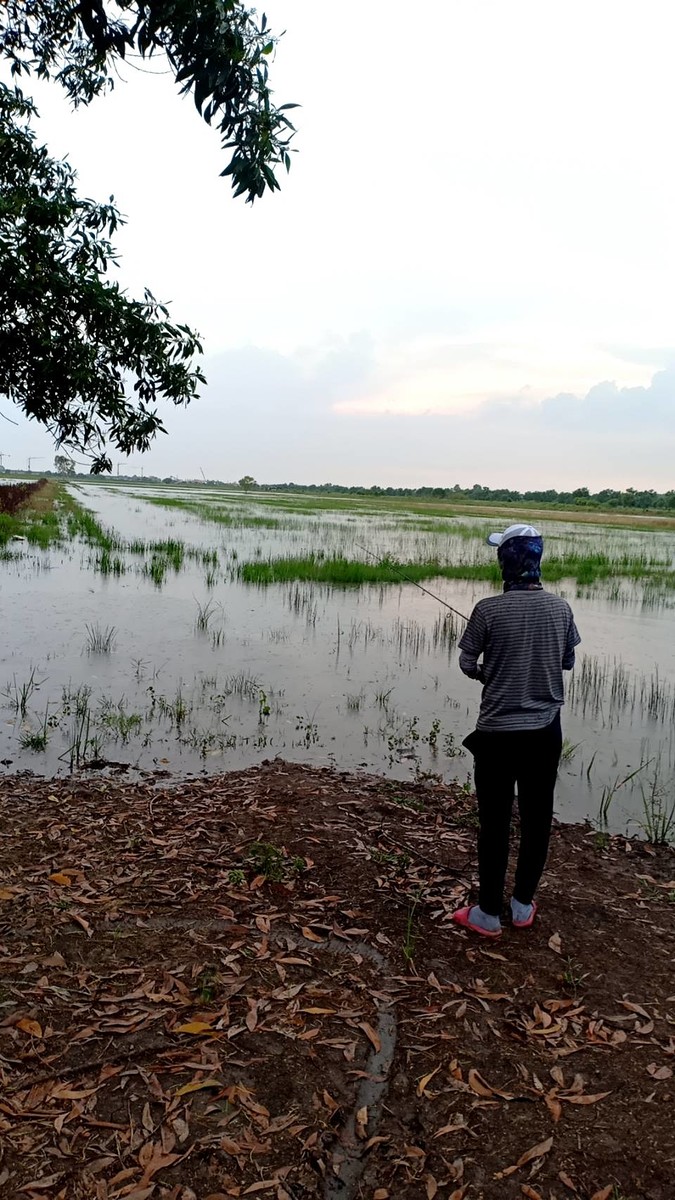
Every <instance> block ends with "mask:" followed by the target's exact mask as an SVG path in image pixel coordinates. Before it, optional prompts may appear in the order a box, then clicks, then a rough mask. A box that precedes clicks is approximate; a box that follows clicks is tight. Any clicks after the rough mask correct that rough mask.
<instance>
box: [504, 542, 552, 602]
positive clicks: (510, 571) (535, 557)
mask: <svg viewBox="0 0 675 1200" xmlns="http://www.w3.org/2000/svg"><path fill="white" fill-rule="evenodd" d="M543 552H544V539H543V537H540V536H538V537H512V538H509V539H508V541H506V542H503V543H502V545H501V546H500V547H499V548H498V550H497V557H498V558H499V565H500V567H501V569H502V579H503V580H504V591H505V592H512V591H530V590H532V589H535V588H541V586H542V585H541V582H540V579H541V556H542V554H543Z"/></svg>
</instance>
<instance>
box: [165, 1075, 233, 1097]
mask: <svg viewBox="0 0 675 1200" xmlns="http://www.w3.org/2000/svg"><path fill="white" fill-rule="evenodd" d="M222 1086H223V1085H222V1083H220V1082H219V1081H218V1080H217V1079H199V1080H196V1081H195V1082H193V1083H185V1084H183V1087H180V1088H178V1091H177V1092H174V1095H175V1096H187V1095H189V1094H190V1092H201V1091H203V1090H204V1088H218V1091H220V1089H221V1088H222Z"/></svg>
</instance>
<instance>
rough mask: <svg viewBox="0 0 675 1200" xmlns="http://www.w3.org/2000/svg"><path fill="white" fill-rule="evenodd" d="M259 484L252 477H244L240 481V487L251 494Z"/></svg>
mask: <svg viewBox="0 0 675 1200" xmlns="http://www.w3.org/2000/svg"><path fill="white" fill-rule="evenodd" d="M257 486H258V485H257V483H256V481H255V479H254V478H253V476H252V475H242V477H241V479H240V480H239V487H240V488H241V489H242V491H244V492H250V491H251V489H252V488H254V487H257Z"/></svg>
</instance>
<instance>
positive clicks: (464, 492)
mask: <svg viewBox="0 0 675 1200" xmlns="http://www.w3.org/2000/svg"><path fill="white" fill-rule="evenodd" d="M13 474H21V472H13V471H7V470H5V471H2V472H1V473H0V479H1V478H2V477H3V476H4V478H5V479H7V480H8V479H9V478H10V477H11V476H12V475H13ZM44 474H46V475H48V476H49V477H50V478H51V477H52V476H53V475H54V474H55V473H54V472H51V471H47V472H44ZM71 477H75V478H78V479H86V480H87V482H90V483H96V482H103V483H114V482H119V483H150V484H153V483H154V484H164V485H167V484H169V485H172V486H174V487H175V486H177V487H180V486H181V485H184V484H189V485H190V486H193V487H194V485H195V484H199V486H200V487H205V486H206V487H228V488H233V489H237V488H238V486H239V485H238V484H237V483H235V482H233V481H231V480H224V479H178V478H177V477H176V476H175V475H169V476H164V478H162V477H160V476H158V475H132V474H129V475H112V476H110V475H106V476H102V477H100V478H99V479H97V478H95V477H94V478H92V476H91V475H89V474H87V473H84V472H80V471H73V472H72V475H71ZM251 490H255V491H257V492H306V493H309V494H313V495H317V496H322V495H324V496H384V497H387V496H394V497H395V496H400V497H402V498H407V499H414V498H417V499H418V500H451V501H452V500H454V501H459V502H461V501H486V500H488V501H493V502H496V503H499V504H543V505H551V506H552V507H556V508H562V507H565V508H569V507H570V506H573V507H575V508H598V509H606V508H633V509H634V508H640V509H652V510H653V509H662V510H663V509H670V510H673V509H675V489H671V490H670V491H668V492H656V491H654V489H653V488H649V489H648V490H646V491H638V489H637V488H631V487H629V488H626V489H625V491H617V490H615V489H614V488H603V489H602V491H599V492H591V491H589V489H588V488H583V487H582V488H576V489H575V490H574V491H573V492H557V491H556V490H555V488H547V489H546V490H545V491H528V492H517V491H515V490H514V489H513V488H489V487H484V486H483V484H480V483H474V485H473V487H470V488H463V487H460V485H459V484H458V483H456V484H455V485H454V487H445V488H444V487H419V488H402V487H398V488H396V487H378V486H377V485H376V484H374V485H373V486H372V487H362V486H354V487H345V486H344V485H343V484H340V483H257V482H255V481H252V484H251Z"/></svg>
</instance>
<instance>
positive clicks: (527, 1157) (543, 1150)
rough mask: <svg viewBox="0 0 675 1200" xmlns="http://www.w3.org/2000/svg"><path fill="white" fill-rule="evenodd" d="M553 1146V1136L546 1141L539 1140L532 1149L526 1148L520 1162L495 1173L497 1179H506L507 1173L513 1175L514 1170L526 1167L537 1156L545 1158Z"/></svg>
mask: <svg viewBox="0 0 675 1200" xmlns="http://www.w3.org/2000/svg"><path fill="white" fill-rule="evenodd" d="M552 1146H553V1138H552V1137H550V1138H547V1139H546V1141H545V1142H539V1144H538V1145H537V1146H532V1148H531V1149H530V1150H526V1151H525V1153H524V1154H521V1156H520V1158H519V1159H518V1162H517V1163H514V1165H513V1166H512V1167H505V1168H504V1170H503V1171H498V1172H497V1174H496V1175H495V1179H504V1178H505V1177H506V1176H507V1175H513V1173H514V1171H517V1170H518V1169H519V1168H520V1167H524V1166H526V1165H527V1163H529V1162H533V1161H534V1159H535V1158H543V1157H544V1155H545V1154H548V1153H549V1152H550V1150H551V1148H552Z"/></svg>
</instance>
